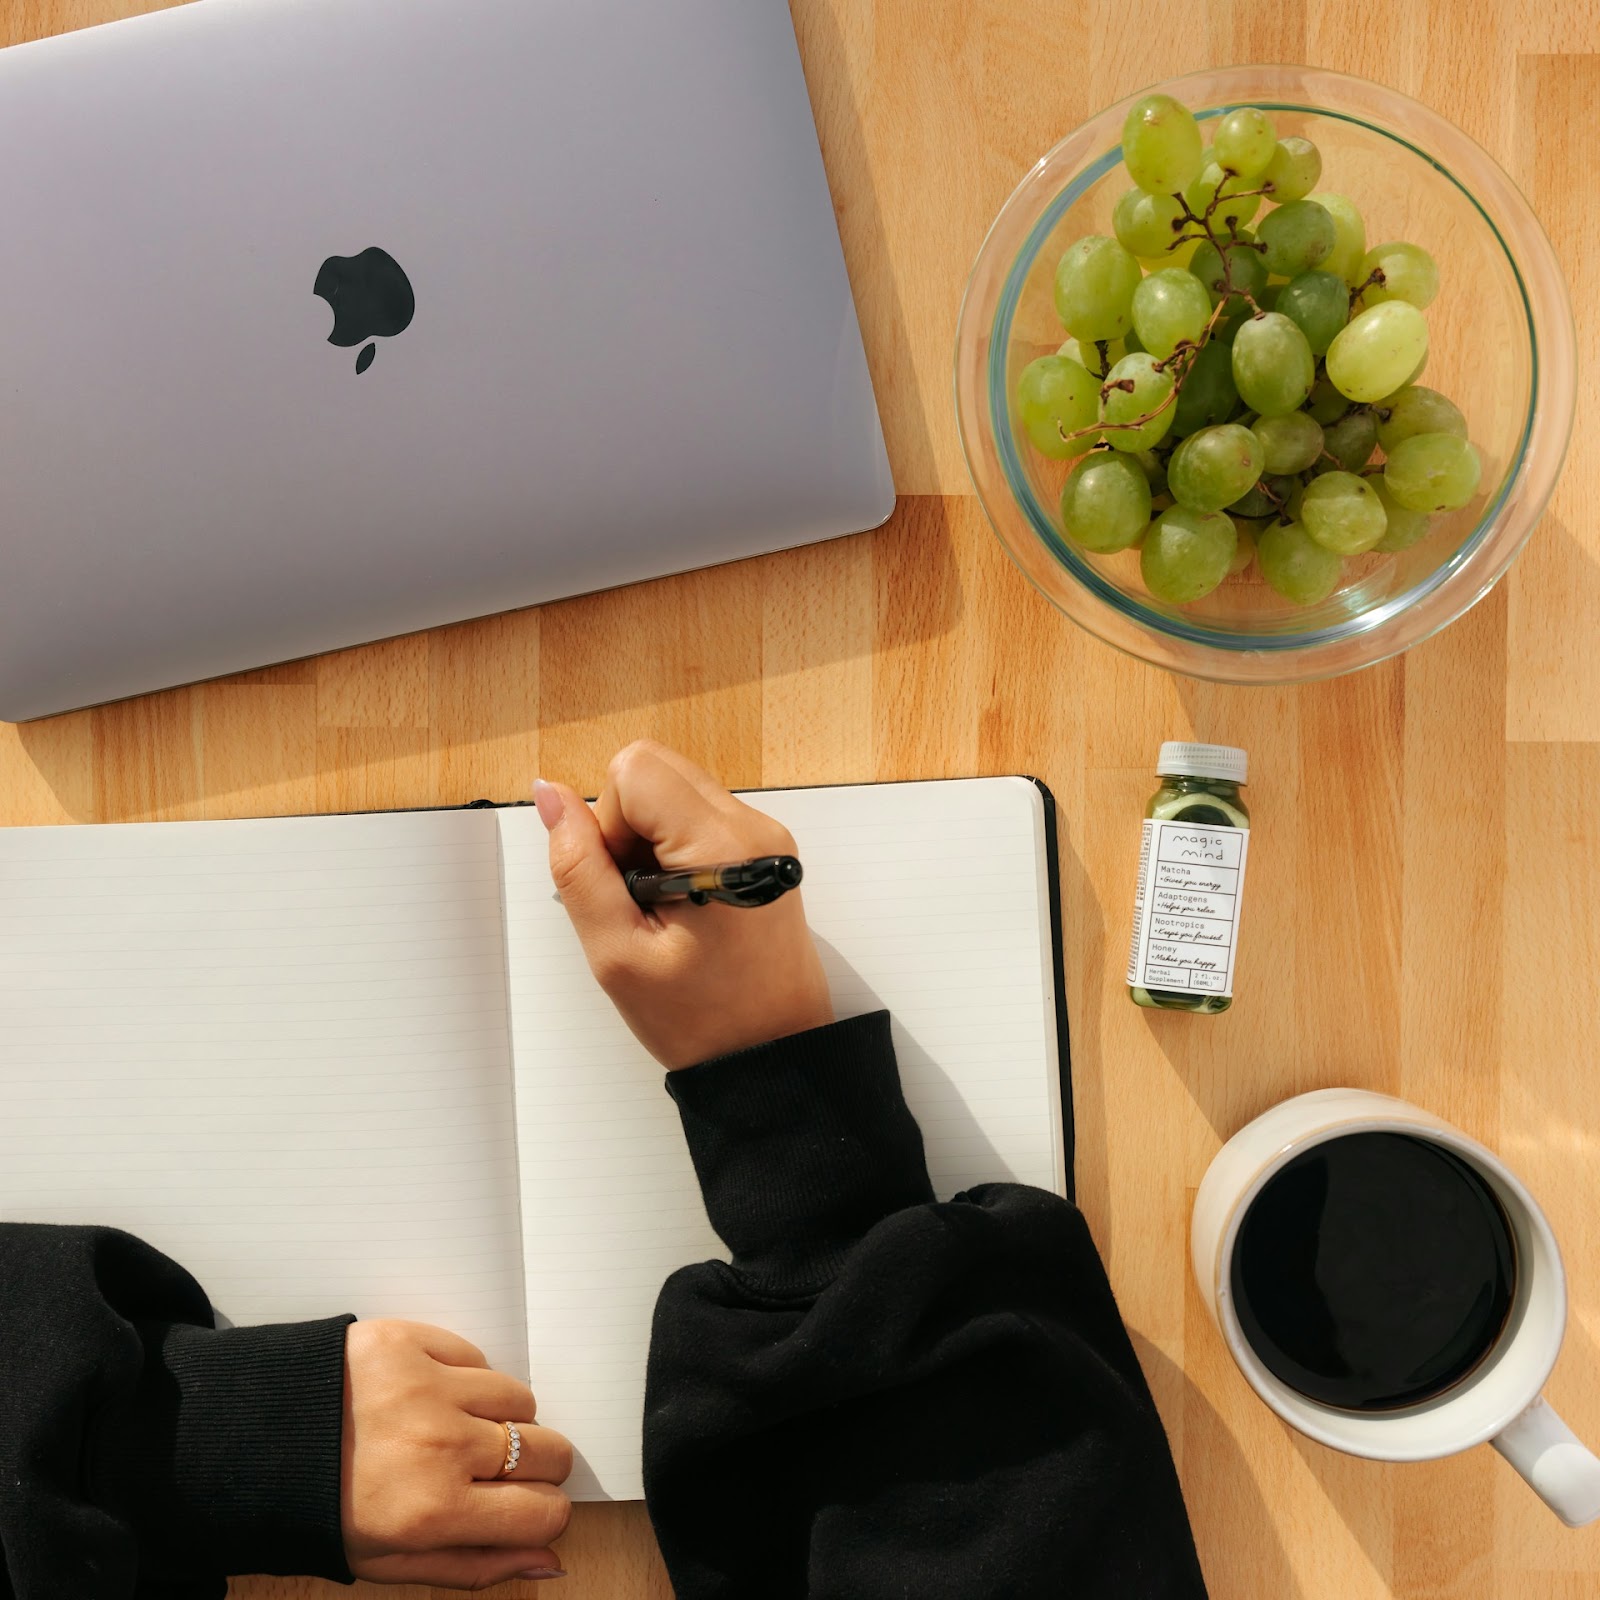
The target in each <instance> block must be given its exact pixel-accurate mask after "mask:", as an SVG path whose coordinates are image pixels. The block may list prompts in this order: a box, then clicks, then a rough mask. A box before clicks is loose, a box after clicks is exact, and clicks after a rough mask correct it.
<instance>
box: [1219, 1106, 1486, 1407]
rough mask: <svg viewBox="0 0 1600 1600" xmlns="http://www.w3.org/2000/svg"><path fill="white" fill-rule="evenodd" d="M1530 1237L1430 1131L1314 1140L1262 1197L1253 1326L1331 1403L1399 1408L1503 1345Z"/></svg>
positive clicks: (1247, 1304) (1247, 1291) (1248, 1234)
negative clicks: (1521, 1246)
mask: <svg viewBox="0 0 1600 1600" xmlns="http://www.w3.org/2000/svg"><path fill="white" fill-rule="evenodd" d="M1515 1282H1516V1247H1515V1243H1514V1241H1513V1238H1512V1234H1511V1227H1510V1224H1509V1223H1508V1222H1507V1221H1506V1215H1505V1212H1504V1211H1503V1210H1502V1209H1501V1206H1500V1202H1499V1200H1498V1199H1497V1198H1496V1197H1495V1194H1494V1191H1493V1190H1492V1189H1491V1188H1490V1187H1489V1185H1488V1184H1487V1183H1486V1182H1485V1181H1484V1179H1483V1178H1482V1177H1480V1176H1479V1174H1478V1173H1477V1172H1476V1171H1475V1170H1474V1169H1473V1168H1472V1167H1470V1166H1469V1165H1468V1164H1467V1163H1466V1162H1464V1161H1462V1160H1461V1159H1460V1158H1459V1157H1457V1156H1456V1155H1454V1154H1453V1153H1452V1152H1451V1151H1449V1150H1447V1149H1445V1148H1444V1147H1443V1146H1442V1145H1437V1144H1432V1143H1430V1142H1429V1141H1427V1140H1426V1139H1418V1138H1413V1137H1411V1136H1410V1135H1409V1134H1401V1133H1352V1134H1346V1135H1345V1136H1343V1137H1342V1138H1336V1139H1329V1140H1327V1141H1325V1142H1324V1143H1322V1144H1318V1145H1314V1146H1313V1147H1312V1148H1311V1149H1310V1150H1307V1151H1306V1152H1305V1153H1304V1154H1302V1155H1299V1156H1296V1157H1295V1159H1294V1160H1293V1161H1291V1162H1290V1163H1289V1164H1288V1165H1287V1166H1286V1167H1284V1168H1283V1170H1282V1171H1281V1172H1278V1173H1275V1174H1274V1175H1273V1177H1272V1178H1271V1179H1270V1180H1269V1181H1268V1182H1267V1184H1266V1186H1265V1187H1264V1188H1263V1189H1262V1191H1261V1193H1260V1194H1259V1195H1257V1196H1256V1198H1255V1200H1254V1201H1253V1202H1252V1203H1251V1206H1250V1209H1249V1211H1248V1212H1246V1214H1245V1218H1244V1222H1243V1224H1242V1226H1241V1227H1240V1230H1239V1237H1238V1241H1237V1244H1236V1246H1235V1249H1234V1254H1233V1272H1232V1289H1233V1299H1234V1306H1235V1309H1236V1310H1237V1312H1238V1315H1239V1322H1240V1325H1241V1327H1242V1328H1243V1330H1244V1336H1245V1338H1246V1339H1248V1340H1249V1342H1250V1345H1251V1347H1252V1348H1253V1349H1254V1350H1255V1352H1256V1354H1257V1356H1259V1357H1260V1359H1261V1361H1262V1363H1263V1365H1264V1366H1265V1367H1266V1368H1267V1370H1268V1371H1269V1372H1271V1373H1272V1374H1273V1375H1274V1376H1275V1377H1277V1378H1278V1379H1280V1380H1281V1381H1282V1382H1283V1383H1286V1384H1288V1385H1289V1387H1290V1388H1292V1389H1297V1390H1299V1392H1300V1393H1301V1394H1303V1395H1306V1396H1307V1397H1309V1398H1310V1399H1312V1400H1317V1401H1320V1402H1322V1403H1323V1404H1324V1405H1330V1406H1338V1407H1340V1408H1342V1409H1343V1410H1346V1411H1388V1410H1393V1409H1395V1408H1396V1407H1400V1406H1409V1405H1415V1404H1416V1403H1417V1402H1418V1401H1421V1400H1427V1399H1429V1398H1430V1397H1432V1396H1434V1395H1437V1394H1442V1393H1443V1392H1444V1391H1445V1390H1446V1389H1449V1388H1450V1387H1451V1386H1452V1385H1454V1384H1457V1383H1459V1382H1460V1381H1461V1380H1462V1379H1463V1378H1465V1377H1466V1376H1467V1375H1468V1374H1469V1373H1470V1372H1471V1371H1472V1370H1473V1368H1474V1367H1476V1366H1477V1365H1478V1363H1479V1362H1480V1361H1482V1360H1483V1358H1484V1357H1485V1356H1486V1355H1487V1354H1488V1353H1489V1351H1490V1350H1492V1349H1493V1348H1494V1345H1495V1341H1496V1340H1497V1339H1498V1338H1499V1337H1500V1332H1501V1330H1502V1329H1503V1328H1504V1327H1505V1323H1506V1317H1507V1314H1508V1313H1509V1312H1510V1309H1511V1298H1512V1293H1513V1289H1514V1286H1515Z"/></svg>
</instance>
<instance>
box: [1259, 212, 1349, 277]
mask: <svg viewBox="0 0 1600 1600" xmlns="http://www.w3.org/2000/svg"><path fill="white" fill-rule="evenodd" d="M1338 237H1339V230H1338V229H1337V228H1336V227H1335V226H1334V221H1333V217H1332V216H1331V215H1330V214H1329V213H1328V212H1327V211H1325V210H1324V209H1323V208H1322V207H1321V206H1319V205H1318V204H1317V203H1316V201H1315V200H1291V201H1290V202H1289V204H1288V205H1286V206H1279V207H1278V209H1277V210H1276V211H1272V212H1269V213H1268V214H1267V215H1266V216H1265V217H1263V218H1262V219H1261V226H1260V227H1259V228H1257V229H1256V238H1258V239H1259V240H1260V241H1261V242H1262V244H1264V245H1265V246H1266V247H1267V248H1266V251H1265V252H1264V253H1263V255H1262V260H1263V261H1264V262H1265V264H1266V268H1267V271H1268V272H1275V273H1277V274H1278V275H1279V276H1280V277H1284V278H1296V277H1298V276H1299V275H1300V274H1301V273H1302V272H1309V271H1310V270H1311V269H1312V268H1313V267H1315V266H1318V265H1320V263H1321V262H1322V260H1323V258H1324V257H1325V256H1326V255H1327V254H1328V253H1329V251H1331V250H1332V249H1333V247H1334V243H1335V242H1336V241H1337V239H1338Z"/></svg>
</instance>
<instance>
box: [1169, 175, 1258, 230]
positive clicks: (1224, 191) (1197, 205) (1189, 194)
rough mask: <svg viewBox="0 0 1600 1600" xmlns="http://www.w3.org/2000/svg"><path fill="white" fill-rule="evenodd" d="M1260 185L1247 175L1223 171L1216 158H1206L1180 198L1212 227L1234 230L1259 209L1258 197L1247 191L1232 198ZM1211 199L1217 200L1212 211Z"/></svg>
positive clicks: (1240, 226)
mask: <svg viewBox="0 0 1600 1600" xmlns="http://www.w3.org/2000/svg"><path fill="white" fill-rule="evenodd" d="M1259 187H1260V185H1259V184H1257V183H1254V182H1252V181H1251V180H1250V179H1248V178H1240V177H1237V176H1235V175H1234V174H1233V173H1229V172H1224V171H1223V170H1222V168H1221V167H1219V166H1218V165H1217V164H1216V162H1215V161H1208V162H1207V163H1206V164H1205V166H1203V167H1202V168H1201V169H1200V176H1199V177H1198V178H1196V179H1195V180H1194V182H1193V183H1191V184H1190V185H1189V187H1188V188H1187V189H1185V190H1184V191H1183V198H1184V199H1185V200H1186V201H1187V202H1188V205H1189V209H1190V210H1191V211H1192V212H1194V214H1195V215H1196V216H1198V217H1207V218H1209V219H1210V221H1211V224H1212V226H1213V227H1219V226H1220V227H1224V228H1227V229H1228V230H1229V231H1230V232H1234V233H1236V232H1238V230H1239V229H1240V228H1242V227H1243V226H1244V225H1245V223H1247V222H1248V221H1249V220H1250V219H1251V217H1253V216H1254V215H1255V214H1256V212H1258V211H1259V210H1260V209H1261V196H1260V195H1259V194H1248V193H1247V194H1244V196H1243V198H1242V199H1235V198H1234V197H1235V196H1236V195H1239V194H1240V193H1241V191H1244V190H1250V189H1257V188H1259ZM1219 196H1220V198H1219ZM1213 200H1215V201H1216V208H1215V210H1213V209H1212V204H1211V202H1212V201H1213Z"/></svg>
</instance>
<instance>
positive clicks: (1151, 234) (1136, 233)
mask: <svg viewBox="0 0 1600 1600" xmlns="http://www.w3.org/2000/svg"><path fill="white" fill-rule="evenodd" d="M1111 231H1112V232H1113V233H1114V234H1116V236H1117V242H1118V243H1119V244H1120V245H1121V246H1122V247H1123V249H1125V250H1131V251H1132V252H1133V253H1134V255H1136V256H1160V255H1163V254H1165V253H1166V251H1167V250H1169V249H1170V248H1171V247H1172V246H1173V245H1174V244H1175V243H1176V242H1177V238H1178V235H1179V234H1180V233H1182V232H1183V207H1182V206H1180V205H1179V204H1178V202H1177V201H1176V200H1174V199H1173V198H1172V196H1171V195H1167V194H1146V193H1145V192H1144V190H1143V189H1130V190H1129V191H1128V192H1127V193H1126V194H1125V195H1123V197H1122V198H1121V199H1120V200H1119V201H1117V207H1116V210H1115V211H1113V212H1112V213H1111Z"/></svg>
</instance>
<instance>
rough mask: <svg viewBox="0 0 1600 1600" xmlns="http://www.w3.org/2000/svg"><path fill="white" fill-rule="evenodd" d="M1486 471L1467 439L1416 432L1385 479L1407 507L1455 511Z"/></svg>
mask: <svg viewBox="0 0 1600 1600" xmlns="http://www.w3.org/2000/svg"><path fill="white" fill-rule="evenodd" d="M1389 303H1390V304H1391V305H1397V304H1402V303H1403V302H1400V301H1390V302H1389ZM1168 472H1169V474H1170V472H1171V468H1170V467H1169V468H1168ZM1482 472H1483V467H1482V464H1481V463H1480V462H1479V460H1478V452H1477V451H1476V450H1474V449H1473V448H1472V446H1471V445H1470V444H1468V443H1467V441H1466V440H1465V439H1462V438H1459V437H1458V436H1457V435H1455V434H1453V433H1414V434H1412V436H1411V437H1410V438H1409V439H1402V440H1401V441H1400V443H1399V444H1397V445H1396V446H1395V447H1394V449H1393V450H1391V451H1390V452H1389V459H1388V461H1387V462H1386V463H1385V464H1384V468H1383V481H1384V482H1385V483H1386V484H1388V485H1389V492H1390V494H1392V495H1393V496H1394V497H1395V499H1396V500H1398V501H1399V502H1400V504H1401V505H1403V506H1404V507H1405V508H1406V510H1407V511H1455V510H1457V509H1459V508H1460V507H1461V506H1464V505H1465V504H1466V503H1467V501H1469V500H1470V499H1471V498H1472V497H1473V495H1475V494H1476V493H1477V492H1478V479H1479V477H1480V476H1481V474H1482Z"/></svg>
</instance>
